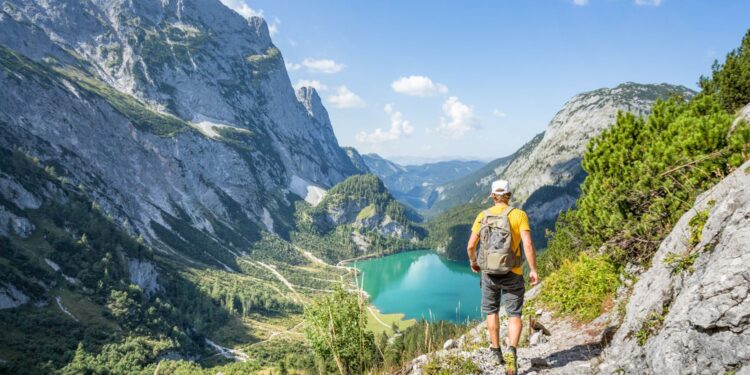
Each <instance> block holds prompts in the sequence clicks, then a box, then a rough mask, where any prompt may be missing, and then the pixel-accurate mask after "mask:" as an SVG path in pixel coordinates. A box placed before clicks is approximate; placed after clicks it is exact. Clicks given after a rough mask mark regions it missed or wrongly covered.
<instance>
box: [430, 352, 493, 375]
mask: <svg viewBox="0 0 750 375" xmlns="http://www.w3.org/2000/svg"><path fill="white" fill-rule="evenodd" d="M422 373H423V374H425V375H453V374H461V375H468V374H480V373H481V370H480V369H479V366H477V364H476V363H474V361H472V360H471V359H470V358H465V357H462V356H459V355H456V354H451V355H448V356H445V357H432V358H431V359H430V361H429V362H427V363H426V364H425V365H424V366H423V367H422Z"/></svg>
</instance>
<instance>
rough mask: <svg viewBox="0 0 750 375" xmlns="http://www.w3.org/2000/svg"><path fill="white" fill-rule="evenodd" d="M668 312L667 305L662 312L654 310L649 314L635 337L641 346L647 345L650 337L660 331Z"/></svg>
mask: <svg viewBox="0 0 750 375" xmlns="http://www.w3.org/2000/svg"><path fill="white" fill-rule="evenodd" d="M668 312H669V310H668V308H666V307H665V308H664V309H662V311H661V313H659V312H656V311H654V312H652V313H651V314H649V316H648V318H647V319H646V321H645V322H643V325H642V326H641V329H640V330H639V331H638V332H636V334H635V339H636V341H637V342H638V345H639V346H643V345H646V342H648V339H649V338H650V337H651V336H653V335H654V334H655V333H657V332H659V330H660V329H661V326H662V325H663V324H664V318H665V317H666V316H667V313H668Z"/></svg>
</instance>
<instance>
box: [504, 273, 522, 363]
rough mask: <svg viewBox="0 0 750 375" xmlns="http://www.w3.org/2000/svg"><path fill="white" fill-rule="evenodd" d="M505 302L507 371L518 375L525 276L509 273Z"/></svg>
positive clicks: (505, 280) (505, 286)
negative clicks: (517, 354)
mask: <svg viewBox="0 0 750 375" xmlns="http://www.w3.org/2000/svg"><path fill="white" fill-rule="evenodd" d="M503 281H504V283H503V284H504V285H503V302H504V303H505V311H506V312H507V313H508V341H509V342H508V344H509V345H508V346H509V347H508V352H507V353H506V354H505V373H506V374H507V375H516V374H517V372H518V367H517V357H516V348H517V347H518V341H519V339H520V338H521V328H522V326H523V323H522V320H521V314H522V312H523V297H524V292H525V287H524V281H523V276H521V275H513V274H511V275H509V277H508V278H506V279H504V280H503Z"/></svg>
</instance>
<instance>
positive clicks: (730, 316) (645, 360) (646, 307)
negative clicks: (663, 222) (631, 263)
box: [599, 162, 750, 374]
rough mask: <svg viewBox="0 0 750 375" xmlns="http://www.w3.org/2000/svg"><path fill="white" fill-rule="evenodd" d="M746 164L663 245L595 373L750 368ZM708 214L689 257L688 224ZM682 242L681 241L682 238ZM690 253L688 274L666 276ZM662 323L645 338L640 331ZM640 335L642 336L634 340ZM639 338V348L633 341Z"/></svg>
mask: <svg viewBox="0 0 750 375" xmlns="http://www.w3.org/2000/svg"><path fill="white" fill-rule="evenodd" d="M748 168H750V162H748V163H745V164H744V165H743V166H741V167H740V168H738V169H737V170H736V171H735V172H733V173H732V174H731V175H729V176H728V177H727V178H725V179H724V180H723V181H721V182H720V183H719V184H717V185H716V186H715V187H713V188H711V189H710V190H708V191H707V192H705V193H703V194H702V195H700V196H699V197H698V199H696V202H695V206H694V207H693V208H692V209H691V210H690V211H688V212H687V213H686V214H685V215H683V217H682V218H680V220H679V222H678V223H677V225H676V226H675V228H674V229H673V230H672V232H671V234H670V235H669V236H668V237H667V238H666V239H665V240H664V242H662V244H661V246H660V247H659V250H658V251H657V253H656V254H655V255H654V258H653V262H652V266H651V268H650V269H649V270H647V271H646V272H644V273H643V274H642V275H641V277H640V279H639V280H638V282H637V283H636V284H635V286H634V288H633V293H632V296H631V297H630V302H629V303H628V305H627V310H626V311H627V312H626V314H625V318H624V321H623V323H622V326H621V327H620V329H619V330H618V332H617V334H616V335H615V336H614V338H613V341H612V344H611V346H610V347H609V348H608V349H607V350H606V351H605V355H604V356H603V358H604V361H603V363H602V364H601V365H600V367H599V370H600V371H601V372H602V373H605V374H610V373H626V374H640V373H644V372H648V373H655V374H658V373H683V374H688V373H691V374H703V373H706V374H715V373H724V372H725V371H729V370H731V369H737V368H739V367H741V366H747V364H748V363H750V298H749V297H748V296H749V294H750V293H749V288H750V287H749V285H750V268H749V267H748V264H750V247H748V244H750V189H748V188H747V187H748V186H750V175H749V174H748V172H747V169H748ZM704 210H707V212H708V220H707V221H706V224H705V226H704V228H703V231H702V233H701V240H700V243H698V245H697V246H696V247H695V248H694V249H692V248H690V247H689V245H688V243H689V241H687V240H686V239H687V238H688V237H689V236H690V226H689V221H690V219H691V218H693V217H694V216H695V215H696V214H697V213H698V212H701V211H704ZM686 236H687V237H686ZM693 251H697V252H698V253H699V256H698V258H697V259H696V260H695V263H694V265H693V266H694V268H695V270H694V272H692V273H690V272H685V273H681V274H673V272H672V270H671V269H670V268H669V265H668V264H665V258H666V256H667V255H668V254H669V253H677V254H687V253H688V252H693ZM654 319H659V320H663V322H662V323H661V327H660V329H659V330H658V332H655V333H653V334H651V336H646V335H645V333H643V332H646V331H644V325H646V324H649V323H648V322H649V321H650V320H651V321H653V320H654ZM639 332H641V333H640V334H639ZM639 335H640V336H641V337H644V336H646V337H645V340H644V339H643V338H642V339H641V343H642V344H644V345H643V346H641V345H639V342H638V336H639Z"/></svg>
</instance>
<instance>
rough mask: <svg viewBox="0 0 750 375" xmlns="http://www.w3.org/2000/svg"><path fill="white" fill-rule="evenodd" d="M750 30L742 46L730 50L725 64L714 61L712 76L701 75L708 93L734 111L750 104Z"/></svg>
mask: <svg viewBox="0 0 750 375" xmlns="http://www.w3.org/2000/svg"><path fill="white" fill-rule="evenodd" d="M748 67H750V30H748V32H747V33H746V34H745V37H744V38H743V39H742V43H741V44H740V46H739V47H738V48H737V49H735V50H734V51H732V52H730V53H729V54H728V55H727V57H726V59H725V60H724V63H723V64H720V63H719V62H718V61H714V65H713V66H712V67H711V77H710V78H709V77H701V79H700V82H699V83H700V86H701V88H702V89H703V92H704V93H705V94H706V95H716V96H717V97H718V99H719V102H720V103H721V105H722V106H724V109H726V110H727V111H728V112H729V113H734V112H735V111H737V110H738V109H740V108H742V107H744V106H745V105H746V104H748V102H749V100H748V98H750V69H748Z"/></svg>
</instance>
